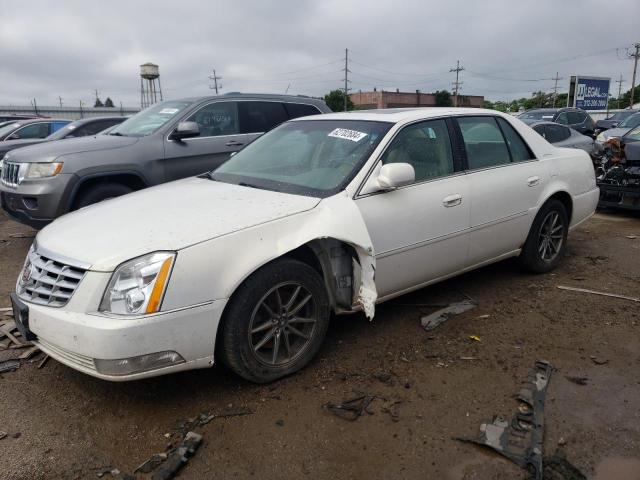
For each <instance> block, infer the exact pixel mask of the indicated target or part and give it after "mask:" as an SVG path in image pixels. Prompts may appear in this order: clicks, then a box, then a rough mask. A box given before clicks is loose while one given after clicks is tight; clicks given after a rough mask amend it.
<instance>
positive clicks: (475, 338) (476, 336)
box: [469, 335, 481, 342]
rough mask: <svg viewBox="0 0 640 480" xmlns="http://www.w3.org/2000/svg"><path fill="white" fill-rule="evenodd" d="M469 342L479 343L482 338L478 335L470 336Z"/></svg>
mask: <svg viewBox="0 0 640 480" xmlns="http://www.w3.org/2000/svg"><path fill="white" fill-rule="evenodd" d="M469 340H473V341H474V342H479V341H480V340H481V338H480V337H479V336H478V335H469Z"/></svg>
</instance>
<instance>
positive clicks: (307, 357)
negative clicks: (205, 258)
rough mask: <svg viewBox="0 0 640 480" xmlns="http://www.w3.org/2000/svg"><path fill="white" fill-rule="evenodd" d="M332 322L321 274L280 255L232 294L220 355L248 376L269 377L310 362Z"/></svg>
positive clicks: (259, 379)
mask: <svg viewBox="0 0 640 480" xmlns="http://www.w3.org/2000/svg"><path fill="white" fill-rule="evenodd" d="M328 325H329V299H328V295H327V292H326V289H325V286H324V282H323V280H322V277H321V276H320V275H319V274H318V272H316V271H315V270H314V269H313V268H311V267H310V266H309V265H307V264H305V263H302V262H300V261H297V260H293V259H280V260H276V261H274V262H272V263H270V264H268V265H266V266H264V267H263V268H261V269H260V270H258V271H257V272H255V273H254V274H253V275H252V276H251V277H249V278H248V279H247V280H246V281H245V282H244V283H243V284H242V285H241V286H240V287H239V289H238V291H237V292H236V293H234V295H233V296H232V298H231V300H230V303H229V305H228V306H227V310H226V312H225V315H224V318H223V324H222V327H221V333H220V334H221V336H222V338H221V341H220V342H219V346H220V347H221V359H222V360H223V362H224V363H225V364H226V365H227V366H228V367H229V368H231V370H233V371H234V372H236V373H237V374H238V375H240V376H241V377H244V378H245V379H247V380H250V381H252V382H256V383H266V382H270V381H273V380H276V379H278V378H281V377H284V376H286V375H290V374H291V373H293V372H296V371H297V370H299V369H301V368H302V367H304V366H305V365H306V364H307V363H309V362H310V361H311V359H312V358H313V357H314V356H315V355H316V353H317V352H318V350H319V349H320V346H321V345H322V341H323V340H324V337H325V334H326V332H327V327H328Z"/></svg>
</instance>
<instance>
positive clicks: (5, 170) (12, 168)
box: [0, 161, 20, 187]
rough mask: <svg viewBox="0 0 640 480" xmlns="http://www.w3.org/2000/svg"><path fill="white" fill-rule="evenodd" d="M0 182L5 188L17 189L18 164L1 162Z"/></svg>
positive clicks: (18, 178) (18, 180)
mask: <svg viewBox="0 0 640 480" xmlns="http://www.w3.org/2000/svg"><path fill="white" fill-rule="evenodd" d="M0 182H2V184H3V185H6V186H7V187H17V186H18V183H20V164H19V163H12V162H7V161H4V162H2V173H0Z"/></svg>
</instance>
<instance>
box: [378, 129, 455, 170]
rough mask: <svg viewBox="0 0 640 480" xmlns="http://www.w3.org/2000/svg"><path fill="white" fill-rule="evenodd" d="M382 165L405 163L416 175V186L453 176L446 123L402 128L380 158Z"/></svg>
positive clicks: (451, 155)
mask: <svg viewBox="0 0 640 480" xmlns="http://www.w3.org/2000/svg"><path fill="white" fill-rule="evenodd" d="M382 163H383V165H386V164H388V163H408V164H409V165H411V166H412V167H413V169H414V170H415V172H416V182H422V181H425V180H430V179H432V178H437V177H443V176H445V175H449V174H451V173H453V154H452V151H451V140H450V138H449V129H448V128H447V123H446V121H445V120H444V119H440V120H430V121H427V122H420V123H414V124H413V125H409V126H407V127H405V128H403V129H402V130H401V131H400V133H398V134H397V135H396V137H395V138H394V139H393V141H392V142H391V145H389V148H387V150H386V151H385V152H384V154H383V155H382Z"/></svg>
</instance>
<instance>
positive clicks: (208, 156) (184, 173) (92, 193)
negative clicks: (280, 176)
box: [0, 94, 331, 228]
mask: <svg viewBox="0 0 640 480" xmlns="http://www.w3.org/2000/svg"><path fill="white" fill-rule="evenodd" d="M330 111H331V110H330V109H329V107H327V106H326V104H325V103H324V102H323V101H321V100H316V99H312V98H308V97H302V96H283V95H249V94H231V95H221V96H216V97H200V98H187V99H182V100H170V101H165V102H161V103H157V104H155V105H153V106H151V107H149V108H147V109H145V110H143V111H141V112H140V113H138V114H136V115H134V116H133V117H131V118H129V119H128V120H126V121H125V122H123V123H121V124H120V125H118V126H116V127H115V128H113V129H112V130H111V131H110V132H109V133H108V134H107V135H98V136H96V137H83V138H74V139H70V140H65V141H64V142H47V143H44V144H40V145H32V146H29V147H25V148H20V149H18V150H14V151H11V152H9V153H7V155H5V157H4V158H3V160H2V164H3V165H2V171H1V174H0V199H1V201H2V207H3V208H4V209H5V210H6V211H7V212H8V213H9V215H11V216H12V217H13V218H15V219H17V220H18V221H20V222H22V223H26V224H28V225H31V226H33V227H36V228H40V227H42V226H44V225H46V224H47V223H49V222H51V221H53V220H54V219H55V218H57V217H59V216H61V215H63V214H65V213H67V212H69V211H72V210H76V209H78V208H82V207H85V206H87V205H90V204H92V203H97V202H100V201H102V200H106V199H108V198H113V197H117V196H120V195H124V194H126V193H129V192H132V191H135V190H140V189H142V188H145V187H148V186H151V185H157V184H159V183H163V182H169V181H171V180H177V179H180V178H184V177H189V176H194V175H198V174H201V173H204V172H207V171H210V170H213V169H215V168H217V167H219V166H220V165H221V164H222V163H224V162H225V161H226V160H227V159H228V158H229V156H230V155H231V154H232V153H234V152H236V151H238V150H240V149H241V148H242V147H244V146H245V145H247V144H248V143H250V142H251V141H253V140H254V139H255V138H257V137H259V136H260V135H262V134H263V133H264V132H266V131H268V130H270V129H272V128H273V127H275V126H276V125H278V124H280V123H282V122H285V121H287V120H289V119H291V118H296V117H301V116H308V115H316V114H320V113H327V112H330Z"/></svg>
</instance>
